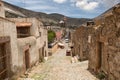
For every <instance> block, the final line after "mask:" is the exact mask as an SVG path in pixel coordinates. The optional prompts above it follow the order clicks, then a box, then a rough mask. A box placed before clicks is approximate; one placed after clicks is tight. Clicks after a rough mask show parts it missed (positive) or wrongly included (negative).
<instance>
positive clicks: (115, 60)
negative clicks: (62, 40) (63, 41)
mask: <svg viewBox="0 0 120 80" xmlns="http://www.w3.org/2000/svg"><path fill="white" fill-rule="evenodd" d="M94 22H95V25H94V26H92V27H89V28H90V30H89V31H87V29H86V30H85V29H83V27H80V28H79V29H77V30H76V32H75V33H74V34H73V39H72V41H73V44H74V49H73V52H75V55H77V54H79V56H80V58H83V56H82V55H83V54H84V49H86V48H85V47H86V46H87V49H86V50H85V51H86V52H87V55H88V60H89V70H90V71H91V72H92V73H93V72H94V73H96V74H100V73H101V72H102V73H104V74H103V75H104V76H105V79H106V80H119V79H120V5H117V6H115V7H114V8H113V10H112V11H111V12H109V13H107V14H105V15H104V16H103V17H101V18H99V19H95V21H94ZM84 31H85V32H84ZM79 45H82V48H78V47H79ZM76 53H77V54H76ZM81 54H82V55H81Z"/></svg>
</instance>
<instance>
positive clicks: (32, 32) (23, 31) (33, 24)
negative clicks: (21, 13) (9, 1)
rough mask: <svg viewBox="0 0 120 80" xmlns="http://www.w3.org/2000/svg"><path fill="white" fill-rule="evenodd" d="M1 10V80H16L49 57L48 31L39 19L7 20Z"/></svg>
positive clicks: (0, 7)
mask: <svg viewBox="0 0 120 80" xmlns="http://www.w3.org/2000/svg"><path fill="white" fill-rule="evenodd" d="M0 10H1V11H0V16H1V17H0V80H3V79H6V78H8V79H10V78H12V79H13V78H14V79H16V78H17V77H18V76H20V75H21V74H24V73H25V72H26V71H27V70H29V69H30V68H32V67H33V66H34V65H35V64H36V63H38V62H41V61H43V58H44V57H48V52H47V51H48V50H47V46H48V45H47V43H48V42H47V30H46V29H44V26H43V24H42V22H41V21H40V20H39V19H36V18H5V15H2V13H3V14H4V9H3V5H1V6H0Z"/></svg>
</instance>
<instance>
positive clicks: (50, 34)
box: [48, 30, 56, 43]
mask: <svg viewBox="0 0 120 80" xmlns="http://www.w3.org/2000/svg"><path fill="white" fill-rule="evenodd" d="M55 37H56V34H55V32H54V31H52V30H48V43H51V42H53V41H54V39H55Z"/></svg>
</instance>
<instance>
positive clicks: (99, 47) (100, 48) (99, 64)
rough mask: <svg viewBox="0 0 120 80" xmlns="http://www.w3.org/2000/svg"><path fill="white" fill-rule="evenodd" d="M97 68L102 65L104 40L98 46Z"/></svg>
mask: <svg viewBox="0 0 120 80" xmlns="http://www.w3.org/2000/svg"><path fill="white" fill-rule="evenodd" d="M97 47H98V48H97V59H98V60H97V68H98V69H100V68H101V66H102V50H103V43H102V42H98V46H97Z"/></svg>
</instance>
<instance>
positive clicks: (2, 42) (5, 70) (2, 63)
mask: <svg viewBox="0 0 120 80" xmlns="http://www.w3.org/2000/svg"><path fill="white" fill-rule="evenodd" d="M8 41H9V38H7V37H0V80H4V79H5V78H8V77H9V71H10V49H9V48H10V44H9V42H8Z"/></svg>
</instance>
